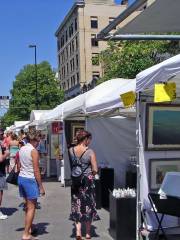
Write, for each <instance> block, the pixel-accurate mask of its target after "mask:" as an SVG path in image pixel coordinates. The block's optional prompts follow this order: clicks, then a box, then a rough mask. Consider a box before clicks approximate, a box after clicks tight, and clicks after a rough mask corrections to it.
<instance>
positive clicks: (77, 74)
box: [76, 73, 79, 84]
mask: <svg viewBox="0 0 180 240" xmlns="http://www.w3.org/2000/svg"><path fill="white" fill-rule="evenodd" d="M76 82H77V84H78V83H79V73H76Z"/></svg>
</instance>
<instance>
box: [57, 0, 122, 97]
mask: <svg viewBox="0 0 180 240" xmlns="http://www.w3.org/2000/svg"><path fill="white" fill-rule="evenodd" d="M125 9H126V5H116V4H115V3H114V1H113V0H85V1H76V3H75V4H74V5H73V6H72V8H71V10H70V11H69V12H68V14H67V15H66V17H65V19H64V20H63V22H62V23H61V24H60V26H59V28H58V30H57V31H56V34H55V35H56V37H57V49H58V51H57V55H58V73H59V80H60V86H61V88H62V89H64V90H65V97H66V99H69V98H72V97H74V96H76V95H78V94H79V93H80V92H82V91H83V86H84V85H86V86H87V85H88V84H89V83H92V81H93V82H95V81H96V80H97V78H99V77H101V76H102V75H103V68H102V66H101V65H100V63H99V58H98V56H99V53H100V52H101V51H102V50H104V49H105V48H106V47H107V43H106V42H102V41H100V42H97V41H96V40H95V36H96V34H97V33H98V32H100V30H101V29H103V28H104V27H106V26H107V25H108V24H109V22H110V21H112V20H113V19H114V18H115V17H117V16H118V15H119V14H120V13H121V12H122V11H124V10H125Z"/></svg>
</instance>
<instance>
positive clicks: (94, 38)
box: [91, 34, 99, 47]
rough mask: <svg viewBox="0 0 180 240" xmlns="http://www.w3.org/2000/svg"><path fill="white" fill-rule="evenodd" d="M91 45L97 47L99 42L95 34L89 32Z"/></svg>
mask: <svg viewBox="0 0 180 240" xmlns="http://www.w3.org/2000/svg"><path fill="white" fill-rule="evenodd" d="M91 46H92V47H98V46H99V43H98V41H97V39H96V35H95V34H91Z"/></svg>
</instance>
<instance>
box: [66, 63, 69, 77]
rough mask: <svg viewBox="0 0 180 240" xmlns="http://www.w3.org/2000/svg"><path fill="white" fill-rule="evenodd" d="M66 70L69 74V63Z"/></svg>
mask: <svg viewBox="0 0 180 240" xmlns="http://www.w3.org/2000/svg"><path fill="white" fill-rule="evenodd" d="M66 72H67V75H68V74H69V63H67V64H66Z"/></svg>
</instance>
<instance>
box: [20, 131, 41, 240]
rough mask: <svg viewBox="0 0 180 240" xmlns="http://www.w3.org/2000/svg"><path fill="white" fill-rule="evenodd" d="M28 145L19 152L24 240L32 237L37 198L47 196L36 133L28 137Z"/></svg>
mask: <svg viewBox="0 0 180 240" xmlns="http://www.w3.org/2000/svg"><path fill="white" fill-rule="evenodd" d="M27 140H28V143H27V144H26V145H25V146H23V147H22V148H21V149H20V151H19V164H18V169H19V170H20V173H19V177H18V185H19V193H20V196H21V197H23V198H24V199H25V202H26V211H25V228H24V233H23V236H22V240H25V239H26V240H30V239H32V236H31V234H30V232H31V226H32V223H33V219H34V216H35V209H36V203H37V198H38V197H39V195H40V194H41V195H45V190H44V187H43V185H42V181H41V175H40V170H39V154H38V151H37V150H36V147H37V145H38V142H39V139H38V135H37V134H36V133H34V134H32V133H30V134H28V135H27Z"/></svg>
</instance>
